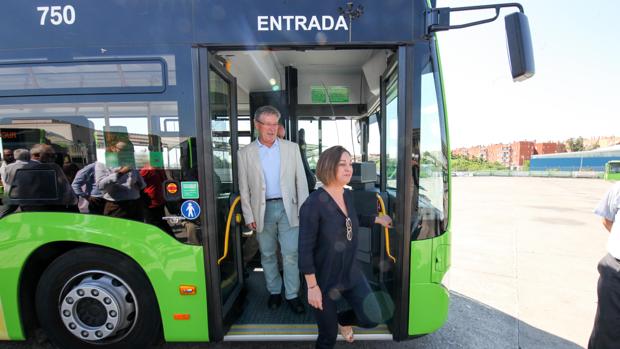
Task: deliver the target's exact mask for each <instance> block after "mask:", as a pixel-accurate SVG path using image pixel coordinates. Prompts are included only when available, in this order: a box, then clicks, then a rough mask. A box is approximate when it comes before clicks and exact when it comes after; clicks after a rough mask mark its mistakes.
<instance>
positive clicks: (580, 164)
mask: <svg viewBox="0 0 620 349" xmlns="http://www.w3.org/2000/svg"><path fill="white" fill-rule="evenodd" d="M610 160H620V145H614V146H611V147H606V148H598V149H595V150H588V151H578V152H572V153H558V154H547V155H534V156H533V157H532V160H531V163H530V170H531V171H549V170H558V171H604V170H605V164H606V163H607V162H608V161H610Z"/></svg>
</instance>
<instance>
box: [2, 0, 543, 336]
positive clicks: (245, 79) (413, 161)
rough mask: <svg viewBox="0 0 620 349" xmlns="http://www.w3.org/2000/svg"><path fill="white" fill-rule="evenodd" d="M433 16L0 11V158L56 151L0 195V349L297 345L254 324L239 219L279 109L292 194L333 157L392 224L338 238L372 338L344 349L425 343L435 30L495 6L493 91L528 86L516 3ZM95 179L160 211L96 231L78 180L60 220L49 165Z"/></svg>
mask: <svg viewBox="0 0 620 349" xmlns="http://www.w3.org/2000/svg"><path fill="white" fill-rule="evenodd" d="M434 7H435V1H425V0H396V1H388V2H383V1H369V0H360V1H355V2H346V1H345V0H343V1H333V0H313V1H308V0H298V1H294V2H283V1H276V0H269V1H241V0H227V1H222V0H174V1H172V0H159V1H155V0H149V1H146V0H134V1H125V0H120V1H76V0H61V1H57V2H45V1H40V0H39V1H30V0H5V1H3V2H2V11H1V12H0V23H2V27H3V28H5V29H4V30H2V31H0V42H1V43H2V45H1V46H2V47H0V129H1V130H2V133H1V135H2V139H1V142H0V146H1V147H2V150H6V149H10V150H13V151H16V150H17V149H30V148H32V147H33V146H34V145H35V144H37V143H43V144H46V145H49V146H51V147H52V148H53V150H54V151H55V152H56V156H57V155H58V154H63V156H62V157H58V156H57V164H55V165H54V166H52V165H53V164H47V165H49V166H48V167H45V166H44V165H45V164H36V166H30V167H28V166H25V167H14V168H13V170H14V174H15V177H14V178H13V179H12V182H11V183H5V190H4V191H5V195H4V197H3V206H2V208H3V210H2V218H0V280H2V286H1V287H0V340H24V339H27V338H29V337H30V336H33V334H34V332H35V330H36V329H37V328H41V329H42V330H43V331H44V332H45V333H46V334H47V336H48V337H49V339H50V340H51V341H52V342H53V343H55V344H56V345H57V346H58V347H60V348H145V347H148V346H149V345H151V343H153V342H154V341H158V340H165V341H169V342H186V341H188V342H218V341H256V340H274V341H297V340H314V339H315V338H316V335H317V329H316V325H315V321H314V317H313V315H312V312H311V310H310V308H309V307H308V306H307V304H306V310H307V311H306V313H305V314H301V315H298V314H294V313H293V312H291V311H289V309H288V308H287V307H285V306H283V307H280V308H279V309H277V310H269V309H268V308H267V305H266V300H267V296H268V294H267V291H266V289H265V285H264V278H263V276H262V269H261V268H260V261H259V257H258V256H252V255H251V254H250V253H249V252H248V251H247V250H249V249H248V248H244V247H247V244H249V243H251V239H252V238H253V234H254V233H253V232H251V231H247V229H246V228H245V223H244V222H243V219H242V215H241V214H240V212H241V211H240V205H239V200H238V188H239V183H238V180H237V178H238V174H237V168H238V165H237V151H238V150H239V149H240V148H242V147H243V146H245V145H247V144H249V143H250V142H251V141H253V140H254V139H255V137H256V134H255V132H254V126H253V113H254V111H255V110H256V109H257V108H258V107H260V106H262V105H273V106H275V107H277V108H278V109H279V110H280V111H281V113H282V118H281V122H282V123H283V124H284V125H285V126H286V138H287V139H289V140H291V141H293V142H296V143H297V144H298V145H299V147H300V150H301V152H300V153H301V155H302V158H303V162H304V163H305V164H306V166H305V167H306V169H307V170H306V175H307V179H308V183H315V182H316V178H315V177H314V170H315V167H316V161H317V159H318V156H319V154H321V152H322V151H323V150H325V149H327V148H328V147H330V146H333V145H336V144H340V145H343V146H345V147H346V148H347V149H348V150H349V151H350V152H351V154H352V156H353V160H354V175H353V179H352V181H351V183H350V186H351V189H352V191H353V193H354V200H355V202H356V209H357V211H358V212H360V213H367V214H388V215H390V216H391V217H392V218H393V221H394V222H393V227H392V228H390V229H385V230H382V229H380V226H379V225H376V226H375V227H374V228H372V229H367V228H360V230H359V232H358V233H359V234H360V235H359V236H360V244H359V251H357V259H358V261H359V264H360V266H361V267H362V269H363V272H364V273H365V275H366V277H367V279H368V280H369V282H370V284H371V287H372V288H373V291H374V294H375V295H376V296H377V298H378V299H379V301H380V304H381V306H382V311H381V314H375V316H376V317H377V318H378V320H379V322H380V323H381V324H380V325H379V326H378V327H376V328H373V329H367V330H363V329H360V330H356V339H358V340H361V339H372V340H386V341H392V340H393V341H403V340H407V339H410V338H414V337H416V336H420V335H423V334H427V333H431V332H433V331H435V330H437V329H438V328H440V327H441V326H442V324H443V323H444V322H445V321H446V319H447V314H448V303H449V293H448V290H447V288H446V286H445V282H446V280H447V273H448V270H449V268H450V250H451V247H450V246H451V228H450V218H451V216H450V191H451V187H450V175H449V173H450V161H449V159H450V147H449V138H448V125H447V115H446V101H445V98H444V90H443V83H442V77H441V68H440V60H439V52H438V47H437V41H436V38H435V32H437V31H440V30H448V29H455V28H461V27H465V26H470V25H476V24H480V23H483V22H489V21H492V20H494V19H496V18H498V16H499V13H500V10H501V9H507V11H509V12H510V11H512V12H513V13H510V14H509V15H507V16H506V18H505V20H506V31H507V40H508V48H509V55H510V59H511V67H510V68H511V71H512V77H513V79H514V80H515V81H520V80H524V79H527V78H528V77H530V76H532V75H533V74H534V65H533V58H532V52H531V43H530V41H529V40H530V38H529V29H528V26H527V18H526V17H525V15H524V14H523V8H521V6H520V5H518V4H514V3H513V4H503V5H489V6H478V7H467V8H452V9H450V8H434ZM478 9H488V10H489V9H490V11H491V12H494V14H495V15H494V17H493V16H491V18H487V19H482V20H479V21H476V22H473V23H465V24H459V25H451V24H450V14H451V13H454V12H455V11H469V10H478ZM515 10H516V12H515ZM472 40H476V39H475V38H472ZM498 46H500V45H498ZM498 49H501V48H499V47H498ZM462 54H467V53H466V52H463V53H462ZM462 93H469V91H462ZM121 142H122V147H121V145H120V144H121ZM121 148H122V149H121ZM121 150H122V153H121ZM64 154H66V155H67V156H64ZM119 154H123V156H121V155H119ZM95 162H96V163H97V166H103V168H106V167H109V168H113V167H116V166H127V167H128V168H131V169H135V170H137V171H139V173H140V175H141V176H143V177H144V178H145V180H146V182H147V185H148V186H149V188H150V194H151V195H155V196H156V197H157V198H158V199H153V198H151V197H149V196H146V197H145V195H143V198H144V199H145V200H144V201H136V205H137V206H140V207H130V208H129V209H139V210H144V212H147V211H148V212H151V211H149V210H151V209H153V208H157V209H160V210H161V211H160V215H159V216H158V219H156V220H151V221H142V220H139V219H125V218H115V217H110V216H106V215H102V214H95V213H94V212H97V211H94V210H91V208H89V200H92V199H93V197H95V196H94V195H95V194H93V195H92V196H90V193H91V192H90V191H89V188H90V187H89V185H86V184H84V185H82V186H77V189H76V188H73V189H74V190H77V191H78V192H84V193H85V194H83V195H82V196H81V197H80V199H79V201H78V202H77V203H76V204H71V203H70V204H67V202H61V200H60V198H61V197H62V195H61V194H62V193H61V192H60V191H61V190H62V188H63V187H66V185H67V184H68V183H67V182H68V179H67V176H66V175H65V173H60V172H59V171H56V170H54V169H56V168H57V167H55V166H59V167H62V169H63V170H65V168H66V167H74V168H75V166H77V167H78V168H80V169H81V168H83V167H84V166H87V165H89V164H92V163H95ZM74 165H75V166H74ZM289 165H291V164H286V163H283V164H282V166H289ZM10 166H11V165H8V166H7V168H8V167H10ZM97 166H95V168H97ZM149 171H150V172H149ZM153 173H155V174H157V176H154V177H153V176H150V174H153ZM147 175H148V177H147ZM85 178H86V177H85ZM89 178H90V177H89ZM136 178H137V177H136ZM153 178H159V179H157V180H153ZM3 179H4V177H3ZM90 180H91V181H93V179H92V178H90ZM7 181H9V179H7ZM89 183H91V184H92V183H93V182H89ZM94 186H96V187H99V188H100V189H105V188H101V186H100V185H97V183H96V181H95V182H94ZM313 186H314V184H313ZM318 186H320V183H317V184H316V186H314V187H313V188H310V189H311V190H314V189H315V188H317V187H318ZM106 190H107V189H106ZM110 195H111V194H110ZM137 212H139V211H137ZM145 222H146V223H145ZM302 279H303V278H302ZM302 290H304V286H303V285H302ZM300 297H301V299H305V293H304V292H303V291H302V294H300Z"/></svg>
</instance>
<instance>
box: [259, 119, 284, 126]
mask: <svg viewBox="0 0 620 349" xmlns="http://www.w3.org/2000/svg"><path fill="white" fill-rule="evenodd" d="M256 122H258V123H259V124H261V125H264V126H267V127H278V125H280V124H277V123H276V124H268V123H266V122H262V121H260V120H256Z"/></svg>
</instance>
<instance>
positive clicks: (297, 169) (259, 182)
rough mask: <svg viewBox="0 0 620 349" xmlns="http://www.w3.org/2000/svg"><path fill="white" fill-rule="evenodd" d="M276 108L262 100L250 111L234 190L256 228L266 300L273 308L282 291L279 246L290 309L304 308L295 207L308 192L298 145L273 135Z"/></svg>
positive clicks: (274, 133)
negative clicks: (249, 131) (252, 133)
mask: <svg viewBox="0 0 620 349" xmlns="http://www.w3.org/2000/svg"><path fill="white" fill-rule="evenodd" d="M279 119H280V112H279V111H278V109H276V108H274V107H272V106H262V107H260V108H258V109H257V110H256V112H255V113H254V125H255V127H256V129H257V130H258V134H259V136H258V139H257V140H255V141H254V142H252V143H250V144H249V145H247V146H246V147H244V148H243V149H241V150H239V191H240V193H241V208H242V210H243V218H244V219H245V223H246V225H247V226H248V228H250V229H252V230H255V231H256V233H257V239H258V244H259V248H260V252H261V264H262V266H263V273H264V275H265V283H266V284H267V290H268V291H269V293H270V296H269V300H268V306H269V308H270V309H276V308H278V307H279V306H280V303H281V301H282V297H281V295H280V292H281V289H282V277H281V276H280V273H279V271H278V259H277V257H276V248H277V245H278V242H279V243H280V249H281V251H282V262H283V269H284V288H285V291H286V292H285V298H286V300H287V302H288V304H289V306H290V307H291V309H292V310H293V311H294V312H295V313H303V312H304V311H305V310H304V306H303V304H302V303H301V301H300V300H299V296H298V293H299V268H298V267H297V241H298V237H299V208H300V207H301V205H302V204H303V202H304V201H305V200H306V198H307V197H308V184H307V181H306V174H305V172H304V167H303V163H302V160H301V154H300V153H299V148H298V147H297V145H296V144H295V143H292V142H289V141H286V140H283V139H278V137H277V132H278V124H279Z"/></svg>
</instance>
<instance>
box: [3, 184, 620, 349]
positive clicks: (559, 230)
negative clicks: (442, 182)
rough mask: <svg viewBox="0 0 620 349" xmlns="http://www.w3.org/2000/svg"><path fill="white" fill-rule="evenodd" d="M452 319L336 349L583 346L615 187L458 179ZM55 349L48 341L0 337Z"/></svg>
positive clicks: (230, 346) (190, 348) (189, 348)
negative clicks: (602, 213) (599, 209)
mask: <svg viewBox="0 0 620 349" xmlns="http://www.w3.org/2000/svg"><path fill="white" fill-rule="evenodd" d="M452 184H453V192H452V199H453V206H452V214H453V217H452V231H453V239H452V245H453V246H452V268H451V271H450V288H451V293H452V296H451V303H450V313H449V315H448V321H447V323H446V324H445V326H444V327H443V328H441V329H440V330H438V331H437V332H435V333H432V334H430V335H427V336H424V337H421V338H418V339H415V340H411V341H406V342H401V343H388V344H386V343H384V342H356V343H355V345H354V346H352V345H349V344H347V343H342V342H340V343H338V345H337V346H336V347H337V348H341V349H342V348H377V349H378V348H381V349H384V348H397V349H398V348H402V349H404V348H420V349H430V348H433V349H434V348H437V349H439V348H475V349H483V348H489V349H496V348H515V349H516V348H524V349H525V348H528V349H529V348H545V349H573V348H580V347H585V346H586V344H587V341H588V337H589V335H590V331H591V328H592V321H593V318H594V313H595V311H596V282H597V278H598V274H597V271H596V265H597V263H598V260H599V259H600V258H601V257H602V256H603V255H604V254H605V243H606V241H607V233H606V232H605V231H604V229H603V227H602V224H601V221H600V219H599V218H598V217H596V216H595V215H594V214H593V213H592V210H593V208H594V206H595V205H596V204H597V203H598V201H599V199H600V198H601V197H602V195H603V194H604V193H605V191H606V190H607V189H608V188H609V187H610V185H611V184H610V183H609V182H604V181H602V180H594V179H564V178H514V177H454V178H452ZM0 348H7V349H24V348H35V349H49V348H51V345H49V343H47V342H45V340H41V338H39V342H37V341H36V340H30V341H28V342H26V343H18V342H0ZM161 348H162V349H173V348H174V349H197V348H214V349H236V348H259V349H261V348H262V349H284V348H290V349H293V348H303V349H306V348H307V349H310V348H313V345H312V344H311V343H309V342H304V343H284V342H280V343H272V342H270V343H265V342H257V343H218V344H204V343H203V344H192V343H184V344H181V343H170V344H165V345H163V346H161Z"/></svg>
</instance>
